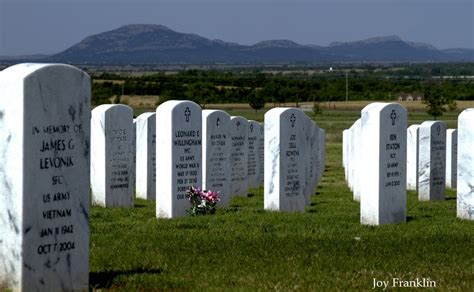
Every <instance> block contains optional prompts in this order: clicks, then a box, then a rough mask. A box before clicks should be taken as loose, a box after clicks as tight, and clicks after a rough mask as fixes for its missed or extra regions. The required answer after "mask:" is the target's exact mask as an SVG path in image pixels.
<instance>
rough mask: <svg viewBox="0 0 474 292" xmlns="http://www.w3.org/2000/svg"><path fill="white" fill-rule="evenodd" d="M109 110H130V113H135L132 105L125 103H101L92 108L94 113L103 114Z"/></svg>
mask: <svg viewBox="0 0 474 292" xmlns="http://www.w3.org/2000/svg"><path fill="white" fill-rule="evenodd" d="M109 110H112V111H129V112H130V114H132V115H133V109H132V108H131V107H129V106H128V105H124V104H101V105H99V106H97V107H95V108H94V109H93V110H92V113H93V114H102V113H105V112H107V111H109Z"/></svg>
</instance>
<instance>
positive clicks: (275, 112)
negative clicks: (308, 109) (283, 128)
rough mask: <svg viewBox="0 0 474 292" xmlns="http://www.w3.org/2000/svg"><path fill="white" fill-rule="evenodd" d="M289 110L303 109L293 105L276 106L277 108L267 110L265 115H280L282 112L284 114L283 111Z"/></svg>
mask: <svg viewBox="0 0 474 292" xmlns="http://www.w3.org/2000/svg"><path fill="white" fill-rule="evenodd" d="M287 110H299V111H301V110H300V109H298V108H293V107H276V108H272V109H271V110H269V111H267V112H266V113H265V116H273V115H280V114H282V113H283V112H285V111H287Z"/></svg>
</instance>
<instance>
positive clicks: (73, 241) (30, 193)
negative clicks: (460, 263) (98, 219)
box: [0, 64, 91, 291]
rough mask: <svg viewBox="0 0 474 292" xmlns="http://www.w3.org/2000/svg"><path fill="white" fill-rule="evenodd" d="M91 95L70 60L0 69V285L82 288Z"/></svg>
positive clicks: (86, 250)
mask: <svg viewBox="0 0 474 292" xmlns="http://www.w3.org/2000/svg"><path fill="white" fill-rule="evenodd" d="M90 96H91V88H90V78H89V76H88V75H87V74H86V73H84V72H82V71H81V70H79V69H77V68H75V67H72V66H69V65H61V64H19V65H15V66H12V67H9V68H7V69H5V70H4V71H3V72H2V73H1V77H0V97H1V98H0V153H1V157H0V201H1V202H2V203H1V204H0V234H1V240H0V258H1V259H2V260H1V261H0V283H2V284H4V285H6V286H7V287H9V288H11V289H13V290H14V291H61V290H70V291H72V290H77V291H80V290H87V289H88V282H89V206H90V197H89V176H90V167H89V160H90ZM4 288H5V287H4Z"/></svg>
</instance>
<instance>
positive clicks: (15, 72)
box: [2, 63, 89, 79]
mask: <svg viewBox="0 0 474 292" xmlns="http://www.w3.org/2000/svg"><path fill="white" fill-rule="evenodd" d="M58 69H59V70H61V69H62V70H68V71H71V72H77V73H78V74H81V75H84V76H86V77H87V78H89V75H87V73H85V72H84V71H82V70H81V69H79V68H76V67H74V66H71V65H67V64H54V63H50V64H48V63H21V64H16V65H13V66H10V67H8V68H6V69H4V70H3V71H2V72H3V73H2V77H5V78H8V77H11V78H15V79H18V78H27V77H28V76H30V75H31V74H33V73H40V72H42V71H43V70H58Z"/></svg>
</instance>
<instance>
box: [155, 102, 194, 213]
mask: <svg viewBox="0 0 474 292" xmlns="http://www.w3.org/2000/svg"><path fill="white" fill-rule="evenodd" d="M156 125H159V126H157V127H156V165H157V172H156V216H157V217H158V218H175V217H179V216H184V215H186V210H187V209H188V208H189V207H190V206H191V205H190V203H189V200H188V199H187V198H186V192H187V191H188V190H189V189H190V188H191V187H193V186H194V187H198V188H201V185H202V171H201V169H202V168H201V162H202V153H201V151H202V148H201V147H202V145H201V144H202V140H201V139H202V113H201V107H200V106H199V105H197V104H196V103H194V102H192V101H177V100H170V101H166V102H164V103H163V104H161V105H160V106H158V108H157V109H156Z"/></svg>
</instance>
